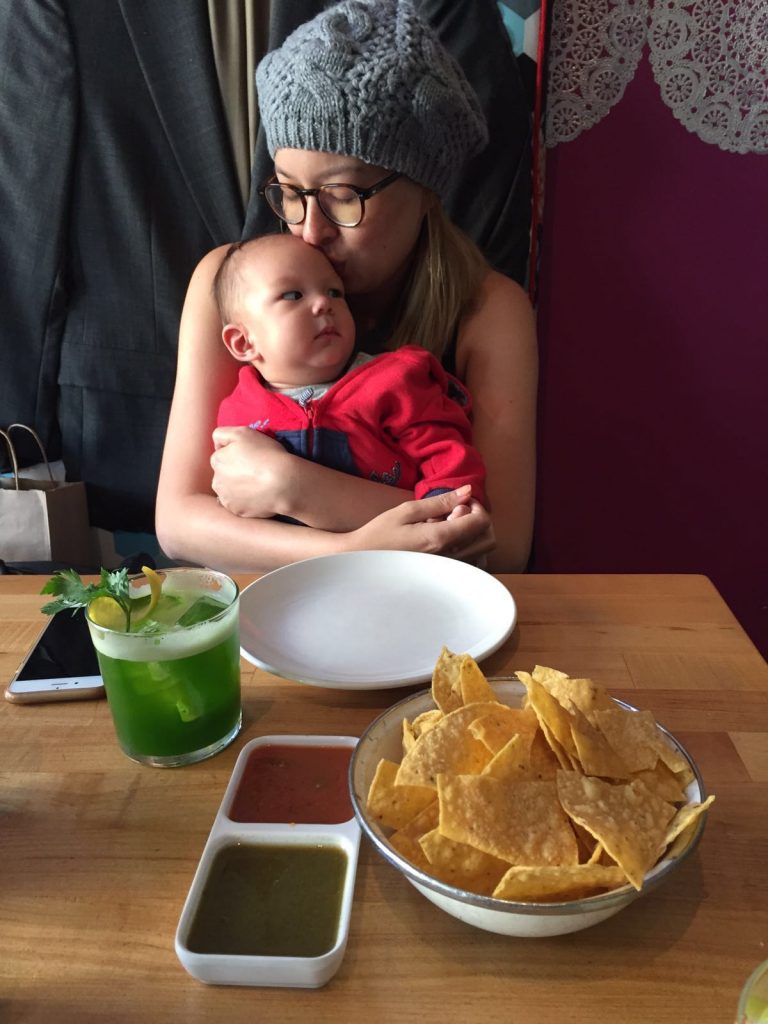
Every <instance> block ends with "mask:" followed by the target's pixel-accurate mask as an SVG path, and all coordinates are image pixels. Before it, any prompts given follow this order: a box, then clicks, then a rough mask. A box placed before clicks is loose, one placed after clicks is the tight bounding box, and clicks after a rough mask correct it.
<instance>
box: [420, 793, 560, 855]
mask: <svg viewBox="0 0 768 1024" xmlns="http://www.w3.org/2000/svg"><path fill="white" fill-rule="evenodd" d="M437 782H438V800H439V802H440V823H439V826H438V827H439V829H440V831H441V832H442V834H443V835H444V836H447V838H448V839H454V840H455V841H456V842H459V843H467V844H468V845H470V846H474V847H476V848H477V849H478V850H483V851H484V852H485V853H489V854H491V855H492V856H494V857H498V858H499V860H506V861H508V862H509V863H510V864H526V865H537V864H576V863H578V849H577V846H576V837H575V836H574V834H573V829H572V828H571V827H570V825H569V823H568V819H567V818H566V816H565V814H564V813H563V810H562V807H561V806H560V802H559V800H558V797H557V788H556V785H555V783H553V782H518V783H516V784H515V785H511V786H510V785H505V784H504V783H502V782H499V781H498V780H497V779H493V778H488V777H486V776H484V775H457V776H450V775H439V776H438V780H437Z"/></svg>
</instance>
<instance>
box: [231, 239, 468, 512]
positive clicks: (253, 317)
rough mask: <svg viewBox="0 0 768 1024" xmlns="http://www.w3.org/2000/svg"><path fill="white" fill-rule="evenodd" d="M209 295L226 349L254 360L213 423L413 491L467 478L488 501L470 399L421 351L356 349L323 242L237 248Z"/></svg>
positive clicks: (424, 492) (427, 491) (432, 490)
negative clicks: (244, 429)
mask: <svg viewBox="0 0 768 1024" xmlns="http://www.w3.org/2000/svg"><path fill="white" fill-rule="evenodd" d="M214 294H215V297H216V301H217V303H218V306H219V310H220V312H221V317H222V322H223V324H224V327H223V330H222V337H223V339H224V344H225V345H226V347H227V348H228V349H229V351H230V352H231V353H232V355H233V356H234V357H235V359H237V360H239V361H240V362H243V363H247V364H248V365H247V366H244V367H243V368H242V369H241V370H240V373H239V377H238V383H237V386H236V388H235V389H234V391H233V392H232V393H231V394H230V395H229V396H228V397H227V398H225V399H224V401H223V402H222V403H221V405H220V406H219V415H218V426H249V427H251V428H252V429H254V430H259V431H261V432H263V433H265V434H267V435H269V436H270V437H274V438H276V439H277V440H278V441H280V443H281V444H282V445H283V446H284V447H285V448H286V449H287V450H288V451H289V452H291V453H293V454H295V455H300V456H302V457H304V458H307V459H311V460H312V461H314V462H319V463H321V464H322V465H324V466H329V467H331V468H333V469H338V470H341V471H343V472H346V473H352V474H354V475H356V476H365V477H368V478H369V479H371V480H377V481H380V482H382V483H387V484H393V485H395V486H397V487H402V488H405V489H406V490H409V491H413V492H414V494H415V496H416V497H417V498H424V497H429V496H431V495H434V494H441V493H442V492H444V491H452V490H455V489H456V488H458V487H460V486H461V485H463V484H470V485H471V487H472V497H473V498H476V499H477V500H478V501H479V502H481V503H484V502H485V491H484V481H485V468H484V466H483V464H482V460H481V458H480V455H479V453H478V452H477V450H476V449H475V448H473V447H472V443H471V420H470V411H471V400H470V397H469V394H468V393H467V391H466V390H465V388H464V387H463V385H462V384H460V383H459V381H458V380H456V379H455V378H454V377H452V376H451V375H450V374H448V373H446V372H445V370H444V369H443V368H442V366H441V365H440V363H439V362H438V361H437V359H435V357H434V356H433V355H432V354H431V353H429V352H427V351H426V349H422V348H418V347H415V346H410V345H409V346H405V347H403V348H399V349H397V350H396V351H394V352H385V353H382V354H381V355H378V356H369V355H365V354H363V353H359V354H357V355H355V354H354V348H355V325H354V322H353V320H352V314H351V313H350V311H349V307H348V306H347V303H346V301H345V300H344V288H343V285H342V283H341V280H340V278H339V276H338V274H337V273H336V271H335V270H334V268H333V266H332V265H331V263H330V262H329V261H328V259H327V258H326V257H325V256H324V255H323V253H322V252H321V251H320V250H319V249H315V248H313V247H312V246H310V245H307V244H306V242H303V241H302V240H301V239H298V238H294V237H293V236H292V235H266V236H263V237H261V238H256V239H252V240H250V241H246V242H238V243H235V244H234V245H233V246H231V247H230V249H229V251H228V252H227V254H226V256H225V257H224V260H223V262H222V264H221V267H220V268H219V270H218V273H217V275H216V279H215V281H214Z"/></svg>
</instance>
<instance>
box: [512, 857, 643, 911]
mask: <svg viewBox="0 0 768 1024" xmlns="http://www.w3.org/2000/svg"><path fill="white" fill-rule="evenodd" d="M626 882H627V879H626V876H625V875H624V872H623V871H622V870H621V868H618V867H616V866H615V865H614V866H612V867H606V866H605V865H603V864H575V865H570V866H567V867H566V866H560V867H551V866H547V867H527V866H526V867H520V866H515V867H511V868H510V869H509V870H508V871H507V873H506V874H505V875H504V877H503V878H502V879H501V881H500V882H499V884H498V885H497V886H496V889H495V890H494V892H493V895H494V896H496V897H497V898H498V899H502V900H516V901H519V902H522V903H552V902H560V901H561V900H573V899H582V898H583V897H585V896H594V895H596V894H597V893H600V892H607V891H609V890H611V889H618V888H619V887H620V886H622V885H626Z"/></svg>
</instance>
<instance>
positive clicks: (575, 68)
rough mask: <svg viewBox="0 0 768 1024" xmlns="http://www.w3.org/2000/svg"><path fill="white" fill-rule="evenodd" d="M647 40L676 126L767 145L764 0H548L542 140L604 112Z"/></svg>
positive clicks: (733, 145)
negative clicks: (549, 20) (549, 18)
mask: <svg viewBox="0 0 768 1024" xmlns="http://www.w3.org/2000/svg"><path fill="white" fill-rule="evenodd" d="M646 44H647V45H648V50H649V55H650V61H651V67H652V69H653V77H654V79H655V81H656V82H657V84H658V86H659V91H660V94H661V97H662V99H663V101H664V103H666V105H667V106H668V107H669V108H670V109H671V110H672V113H673V114H674V115H675V117H676V118H677V119H678V121H680V122H681V124H683V125H684V126H685V128H687V129H688V130H689V131H691V132H693V133H695V134H696V135H698V137H699V138H700V139H702V140H703V141H704V142H708V143H711V144H712V145H716V146H719V147H720V148H721V149H724V150H728V151H730V152H733V153H768V0H693V2H685V0H553V7H552V27H551V39H550V44H549V53H548V57H547V65H548V88H547V100H546V119H545V132H544V136H545V142H546V145H547V146H555V145H557V144H558V143H561V142H569V141H570V140H571V139H575V138H576V137H577V136H578V135H580V134H581V133H582V132H584V131H586V130H587V129H588V128H591V127H592V126H593V125H595V124H597V123H598V121H601V120H602V119H603V118H604V117H605V116H606V115H607V114H608V113H609V111H610V110H611V108H612V107H614V106H615V105H616V104H617V103H618V102H619V100H620V99H621V97H622V96H623V95H624V90H625V89H626V87H627V84H628V83H629V82H630V81H631V80H632V78H633V76H634V74H635V71H636V70H637V66H638V64H639V62H640V60H641V58H642V56H643V52H644V50H645V47H646Z"/></svg>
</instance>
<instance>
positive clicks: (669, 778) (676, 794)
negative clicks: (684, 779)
mask: <svg viewBox="0 0 768 1024" xmlns="http://www.w3.org/2000/svg"><path fill="white" fill-rule="evenodd" d="M634 778H636V779H640V781H641V782H642V783H643V784H644V785H646V786H647V787H648V789H650V791H651V792H652V793H655V794H656V796H660V797H661V799H662V800H666V801H667V803H668V804H684V803H685V801H686V796H685V790H684V789H683V787H682V786H681V784H680V780H679V779H678V777H677V776H676V775H675V773H674V772H671V771H670V770H669V768H667V766H666V765H665V764H664V762H663V761H657V762H656V766H655V767H654V768H651V769H649V770H648V771H644V772H635V773H634Z"/></svg>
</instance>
